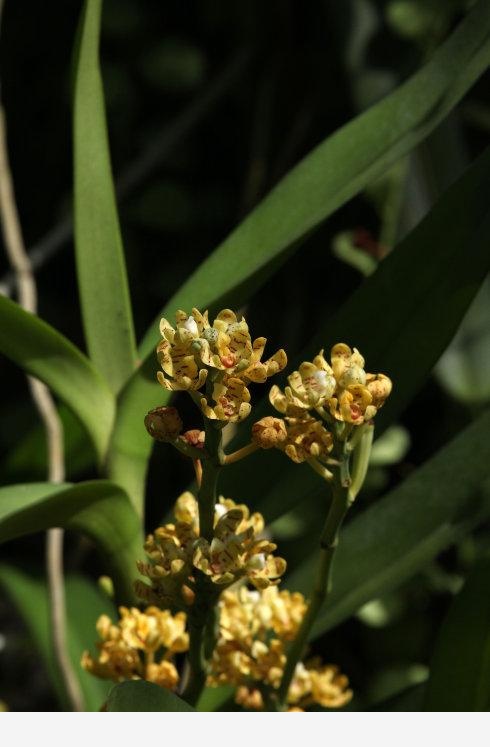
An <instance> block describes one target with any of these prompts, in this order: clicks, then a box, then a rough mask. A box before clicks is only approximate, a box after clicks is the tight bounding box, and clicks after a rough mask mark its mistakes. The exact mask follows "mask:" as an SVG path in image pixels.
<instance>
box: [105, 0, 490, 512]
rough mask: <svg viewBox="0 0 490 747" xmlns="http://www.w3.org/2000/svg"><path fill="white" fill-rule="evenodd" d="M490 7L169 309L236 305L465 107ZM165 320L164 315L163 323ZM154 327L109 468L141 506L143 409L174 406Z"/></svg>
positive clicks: (270, 199) (331, 149)
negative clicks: (160, 380)
mask: <svg viewBox="0 0 490 747" xmlns="http://www.w3.org/2000/svg"><path fill="white" fill-rule="evenodd" d="M489 31H490V6H489V5H488V3H486V2H484V1H483V2H478V3H477V4H476V5H475V7H474V8H473V9H472V11H471V12H470V13H469V14H468V16H467V17H466V18H465V19H464V20H463V22H462V23H461V24H460V26H459V27H458V28H457V29H456V31H455V32H454V33H453V35H452V36H451V37H450V38H449V39H448V40H447V41H446V42H444V44H442V45H441V47H440V49H438V50H437V51H436V53H435V54H434V55H433V56H432V58H431V59H430V61H429V62H428V63H427V64H426V65H425V66H424V67H423V68H422V69H421V70H420V71H419V72H418V73H416V74H415V75H414V76H412V78H410V79H409V80H408V81H407V82H406V83H404V84H403V85H401V86H400V87H399V88H398V89H397V90H396V91H395V92H394V93H393V94H391V95H389V96H387V97H386V98H385V99H384V100H383V101H381V102H380V103H379V104H377V105H375V106H373V107H372V108H371V109H369V110H368V111H367V112H365V113H364V114H361V115H360V116H359V117H356V118H355V119H354V120H352V121H350V122H349V123H348V124H346V125H345V126H344V127H342V128H341V129H340V130H338V131H337V132H335V133H334V134H333V135H331V136H330V137H328V138H327V139H326V140H325V141H324V142H323V143H321V144H320V145H319V146H318V147H317V148H315V149H314V150H313V151H312V152H311V153H310V154H309V155H308V156H307V157H306V158H304V159H303V160H302V161H301V162H300V163H299V164H298V165H297V166H296V167H295V168H294V169H293V170H292V171H291V172H290V173H289V174H288V175H287V176H286V177H285V178H284V179H283V180H282V181H281V182H280V183H279V184H278V185H277V186H276V187H275V188H274V189H273V190H272V192H271V193H270V194H269V195H268V196H267V197H266V198H265V199H264V200H263V201H262V202H261V203H260V204H259V205H258V207H257V208H255V210H254V211H253V212H252V213H251V214H250V215H249V216H248V217H247V218H246V219H245V221H243V222H242V223H241V224H240V225H239V226H238V228H237V229H235V231H233V232H232V233H231V234H230V236H229V237H228V238H227V239H226V240H225V241H224V242H223V244H221V245H220V247H218V249H217V250H216V251H215V252H213V254H211V255H210V256H209V257H208V259H207V260H206V261H205V262H204V263H203V264H202V265H201V266H200V267H199V268H198V270H197V271H196V272H195V273H194V274H193V275H192V276H191V277H190V278H189V280H188V281H187V282H186V283H185V284H184V286H183V287H182V288H181V289H180V290H179V291H178V292H177V294H175V295H174V296H173V298H172V299H171V300H170V301H169V302H168V304H167V305H166V306H165V308H164V310H163V312H162V313H163V314H164V315H165V316H170V317H172V316H173V314H174V312H175V310H176V309H177V308H179V307H182V308H190V307H191V306H201V307H202V308H204V307H206V306H208V305H209V306H217V305H219V304H225V303H232V304H233V305H235V306H237V305H239V304H240V303H241V302H242V301H243V300H244V299H245V298H247V297H248V295H250V293H251V292H252V291H254V290H256V289H257V288H258V287H260V285H261V284H263V283H264V282H265V280H266V278H267V277H268V276H269V275H270V274H271V272H272V270H274V269H276V268H277V267H278V265H279V263H280V262H282V261H284V259H285V258H286V251H287V250H288V249H291V251H293V249H294V248H297V247H298V246H299V240H300V239H301V238H302V237H304V236H305V235H306V233H308V232H309V231H311V229H312V228H314V226H316V225H317V224H318V223H320V222H321V221H322V220H325V218H327V217H328V216H329V215H331V213H332V212H334V211H335V210H336V209H337V208H339V207H340V206H341V205H342V204H344V203H345V202H346V201H347V200H349V199H350V198H351V197H353V196H354V195H355V194H357V193H358V192H359V191H361V190H362V189H364V188H365V187H366V186H367V185H368V184H369V183H370V182H372V181H373V180H374V179H376V178H377V177H378V176H380V174H382V173H383V172H384V171H385V170H386V169H387V168H388V167H389V166H390V165H391V164H392V163H394V162H395V161H396V160H397V159H399V158H400V157H401V156H402V155H404V154H405V153H407V152H408V151H410V149H411V148H413V147H414V146H415V145H416V144H417V143H419V142H421V141H422V140H423V139H424V138H425V137H426V136H427V134H428V133H429V132H430V131H431V130H432V129H433V128H434V127H435V126H436V125H437V124H438V122H440V121H441V119H442V118H443V117H444V116H445V115H446V114H447V113H448V112H449V111H450V110H451V108H452V107H453V106H454V105H455V104H456V103H457V102H458V101H459V99H460V98H461V97H462V96H463V94H464V93H465V92H466V91H467V90H468V88H469V87H470V86H471V85H472V83H473V82H474V81H475V80H476V79H477V78H478V76H479V75H480V74H481V73H482V72H483V71H484V70H485V68H486V66H487V64H488V61H489V60H490V42H489V41H488V35H489ZM158 318H159V317H158ZM158 339H159V337H158V331H157V326H156V322H155V324H153V325H152V326H151V328H150V329H149V331H148V333H147V334H146V336H145V338H144V340H143V342H142V344H141V346H140V353H141V355H142V356H143V355H144V356H147V357H146V359H145V362H144V364H143V365H142V367H141V368H140V369H139V371H138V372H137V373H135V374H134V375H133V377H132V379H131V380H130V382H129V384H128V385H127V386H126V388H125V390H124V391H123V393H122V396H121V406H120V409H119V411H118V418H117V423H116V427H115V433H114V439H113V447H112V450H111V455H110V462H109V469H110V474H111V476H112V477H113V478H114V479H115V480H116V481H117V482H119V483H120V484H121V485H123V486H124V487H125V489H126V490H127V491H128V493H129V494H130V495H131V496H132V499H133V500H134V502H135V505H136V506H140V505H141V503H142V492H143V482H144V476H145V472H146V465H147V460H148V457H149V454H150V451H151V445H152V444H151V440H150V439H149V438H148V437H147V434H146V433H145V432H144V430H143V429H142V427H141V417H142V413H145V412H146V411H147V410H149V409H150V408H151V407H154V406H155V405H157V404H164V403H165V402H166V401H168V398H169V395H168V393H165V392H163V391H162V389H161V388H159V387H158V385H157V384H156V383H155V369H156V361H155V356H154V353H153V352H152V351H153V348H154V346H155V345H156V343H157V341H158Z"/></svg>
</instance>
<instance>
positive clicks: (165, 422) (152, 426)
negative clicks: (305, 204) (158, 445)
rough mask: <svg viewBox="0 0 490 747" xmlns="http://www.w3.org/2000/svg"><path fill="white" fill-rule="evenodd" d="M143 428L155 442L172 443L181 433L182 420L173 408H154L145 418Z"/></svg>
mask: <svg viewBox="0 0 490 747" xmlns="http://www.w3.org/2000/svg"><path fill="white" fill-rule="evenodd" d="M145 427H146V430H147V431H148V433H149V434H150V436H151V437H152V438H154V439H155V440H156V441H173V440H174V439H175V438H177V436H179V435H180V434H181V433H182V428H183V425H182V420H181V419H180V415H179V413H178V410H177V408H175V407H155V408H154V409H153V410H150V412H149V413H148V415H147V416H146V417H145Z"/></svg>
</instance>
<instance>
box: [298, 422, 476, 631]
mask: <svg viewBox="0 0 490 747" xmlns="http://www.w3.org/2000/svg"><path fill="white" fill-rule="evenodd" d="M489 428H490V412H487V413H485V414H484V415H482V416H480V418H479V419H478V420H477V421H476V422H475V423H473V424H472V425H470V426H469V427H468V428H466V430H464V431H463V433H461V434H460V435H459V436H458V437H457V438H455V439H454V440H453V441H451V443H450V444H449V445H448V446H446V447H444V448H443V449H441V451H439V452H438V453H437V454H436V456H434V457H433V458H432V459H430V460H429V461H428V462H426V463H425V464H424V465H423V466H422V467H420V468H419V469H417V470H416V471H415V472H413V473H412V474H411V475H410V477H408V479H407V480H405V482H404V483H402V485H400V486H399V487H398V488H396V489H395V490H393V491H391V492H390V493H388V494H387V495H386V496H384V498H382V499H381V500H379V501H377V503H375V504H374V505H373V506H371V507H370V508H369V509H367V510H366V511H364V513H362V514H361V515H360V516H358V517H357V518H355V519H353V520H352V521H351V522H349V524H347V526H346V527H345V529H344V530H343V531H342V533H341V536H340V544H339V548H338V551H337V554H336V557H335V565H334V574H333V591H332V594H331V596H330V598H329V600H328V601H327V603H326V605H325V606H324V607H323V609H322V611H321V612H320V615H319V617H318V620H317V622H316V624H315V626H314V630H313V636H318V635H321V634H322V633H324V632H325V631H327V630H330V629H331V628H333V627H334V626H335V625H338V624H339V623H340V622H342V621H343V620H345V619H347V618H348V617H350V615H352V614H353V613H354V612H356V610H358V609H359V608H360V607H361V606H362V605H363V604H365V603H366V602H368V601H370V600H371V599H373V598H375V597H377V596H380V595H381V594H383V593H385V592H387V591H390V590H391V589H394V588H396V587H397V586H398V585H400V584H401V583H402V582H403V581H405V580H406V579H407V578H410V577H411V576H412V575H413V574H414V573H416V572H417V571H418V570H419V569H420V568H422V567H423V566H424V565H425V564H426V563H428V562H429V560H431V559H432V558H434V557H435V556H436V555H437V554H438V553H440V552H441V551H442V550H443V549H444V548H446V547H448V546H449V545H451V544H452V543H454V542H455V541H456V540H457V539H458V538H459V537H461V536H463V535H464V534H465V533H467V532H468V531H470V530H471V529H472V528H473V527H475V526H477V525H478V524H479V523H481V522H482V521H484V520H486V519H487V518H488V517H489V516H490V482H488V463H489V461H490V441H489V439H488V431H489ZM485 481H486V482H485ZM361 499H362V494H361ZM315 556H316V553H315V552H313V553H312V555H311V557H310V558H308V560H307V561H305V562H304V563H303V564H301V565H300V566H299V568H297V569H296V570H295V571H294V572H293V573H292V574H291V575H290V576H289V577H288V578H287V579H286V585H287V586H288V587H289V588H290V589H294V590H299V591H303V592H306V593H308V591H309V588H310V584H311V579H313V578H314V573H315V566H316V563H315V559H316V558H315Z"/></svg>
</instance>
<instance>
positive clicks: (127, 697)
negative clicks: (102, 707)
mask: <svg viewBox="0 0 490 747" xmlns="http://www.w3.org/2000/svg"><path fill="white" fill-rule="evenodd" d="M106 710H108V711H132V712H134V711H180V712H184V711H195V709H194V708H192V706H190V705H189V704H188V703H186V702H185V700H182V698H179V696H178V695H175V693H172V692H170V690H166V689H165V688H164V687H159V686H158V685H154V684H153V683H151V682H145V681H144V680H133V681H132V682H121V683H120V684H119V685H116V686H115V687H114V688H113V689H112V690H111V692H110V693H109V698H108V700H107V709H106Z"/></svg>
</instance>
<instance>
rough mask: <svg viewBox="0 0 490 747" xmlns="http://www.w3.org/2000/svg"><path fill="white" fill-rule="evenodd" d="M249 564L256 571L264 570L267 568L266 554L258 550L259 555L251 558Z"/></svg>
mask: <svg viewBox="0 0 490 747" xmlns="http://www.w3.org/2000/svg"><path fill="white" fill-rule="evenodd" d="M248 564H249V566H250V567H251V568H253V569H254V570H256V571H262V570H263V569H264V568H265V555H264V553H263V552H258V553H257V555H253V556H252V557H251V558H250V560H249V563H248Z"/></svg>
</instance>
